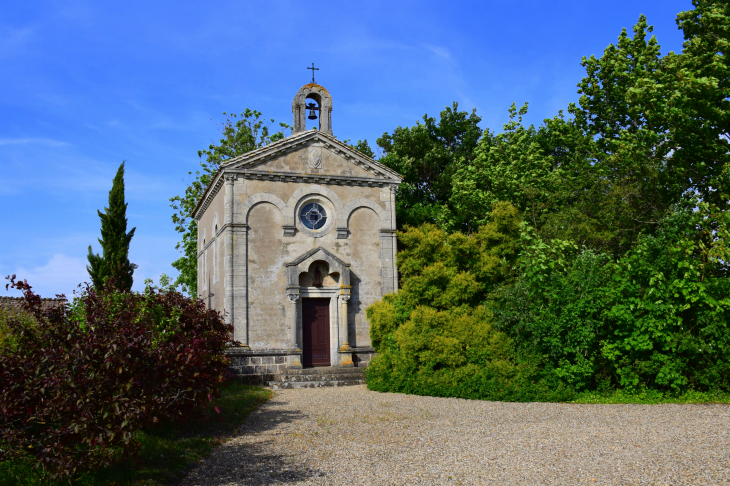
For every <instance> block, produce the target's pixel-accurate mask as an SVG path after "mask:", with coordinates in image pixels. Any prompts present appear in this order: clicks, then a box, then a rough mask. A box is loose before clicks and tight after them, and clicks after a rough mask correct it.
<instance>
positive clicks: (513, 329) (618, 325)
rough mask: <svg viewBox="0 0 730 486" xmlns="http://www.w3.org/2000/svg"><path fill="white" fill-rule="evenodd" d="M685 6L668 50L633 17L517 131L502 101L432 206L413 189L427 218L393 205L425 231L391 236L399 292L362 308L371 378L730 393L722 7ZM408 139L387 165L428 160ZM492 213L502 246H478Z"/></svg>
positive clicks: (726, 29)
mask: <svg viewBox="0 0 730 486" xmlns="http://www.w3.org/2000/svg"><path fill="white" fill-rule="evenodd" d="M693 5H694V7H695V8H694V9H693V10H691V11H688V12H682V13H680V14H679V15H678V17H677V24H678V26H679V28H680V29H682V31H683V32H684V35H685V42H684V47H683V50H682V52H681V53H673V52H670V53H668V54H662V53H661V49H660V46H659V43H658V41H657V39H656V38H655V37H653V36H651V32H652V28H651V26H649V25H648V23H647V20H646V18H645V17H643V16H641V17H640V18H639V21H638V23H637V24H636V25H635V26H634V29H633V36H630V35H629V34H628V33H627V31H626V30H624V31H622V32H621V34H620V36H619V38H618V41H617V42H616V43H615V44H611V45H609V46H608V47H607V48H606V49H605V51H604V52H603V55H602V56H600V57H594V56H591V57H590V58H584V59H583V60H582V65H583V67H584V68H585V70H586V75H585V77H584V78H583V79H582V80H581V82H580V83H579V84H578V93H579V95H580V99H579V102H578V103H577V104H571V105H570V106H569V107H568V117H565V116H564V115H563V113H562V112H561V113H559V114H558V115H557V116H556V117H554V118H552V119H547V120H545V121H544V122H543V123H542V124H541V125H540V126H538V127H534V126H525V125H523V123H522V117H523V116H524V115H525V114H526V112H527V105H524V106H523V107H522V108H521V109H518V108H517V106H516V105H514V104H513V105H512V107H511V108H510V110H509V121H508V122H507V123H506V124H505V125H504V130H503V132H502V133H499V134H493V133H491V132H489V131H486V132H485V133H484V134H483V135H482V137H481V139H480V140H479V142H478V145H476V146H475V148H474V150H473V153H472V156H471V157H462V158H459V159H458V160H456V161H454V162H453V163H452V162H451V161H449V162H448V163H447V164H444V165H443V166H442V167H446V166H448V167H449V169H450V170H451V172H449V175H448V177H444V178H443V179H439V182H441V183H444V184H445V185H446V186H447V187H444V188H443V189H441V190H440V191H439V194H441V195H446V194H448V197H447V199H446V200H444V199H437V198H432V199H428V198H427V197H425V196H423V195H419V196H418V197H416V198H415V199H414V200H417V201H428V204H431V206H428V207H430V208H431V209H432V210H433V211H432V212H431V213H429V214H431V219H430V220H428V219H427V218H421V219H420V220H418V219H417V218H413V217H412V216H409V214H412V213H408V211H412V208H422V207H425V206H426V205H425V204H421V203H419V204H421V205H420V206H419V205H418V204H414V203H413V202H412V201H409V199H408V196H409V193H408V192H407V191H408V190H411V188H410V187H409V186H406V189H407V190H406V192H405V193H404V196H405V201H404V208H402V209H401V212H402V213H403V214H406V218H409V217H410V218H411V220H410V221H419V222H421V221H427V220H428V221H432V222H435V223H437V225H438V227H437V226H433V225H430V224H424V225H422V226H421V227H419V228H408V227H407V228H406V230H405V231H402V232H400V233H399V239H400V244H401V251H400V252H399V254H398V258H399V262H398V266H399V269H400V272H401V275H402V280H401V284H402V289H401V291H400V292H399V293H398V294H394V295H388V296H385V298H384V299H383V301H382V302H380V303H378V304H375V305H373V306H372V307H370V308H369V309H368V317H369V318H370V321H371V334H372V336H373V345H374V346H375V348H376V349H377V350H378V352H379V353H381V354H380V355H379V356H378V357H377V358H375V359H374V360H373V363H372V369H371V371H370V372H369V377H370V378H371V379H372V381H371V382H369V386H371V387H373V388H374V389H378V390H394V391H396V390H398V391H408V392H411V393H428V394H438V395H441V394H443V395H451V396H470V397H480V396H485V397H486V396H490V397H500V396H501V397H507V396H509V397H512V398H514V399H519V397H526V396H531V395H530V393H533V392H535V391H536V390H543V388H544V386H543V385H545V384H552V385H551V386H555V387H557V388H554V389H555V390H558V389H560V390H562V391H561V392H560V394H562V395H561V396H568V395H570V394H571V393H574V392H584V391H596V390H598V391H601V390H611V389H613V390H615V389H625V390H639V389H651V390H654V391H657V392H662V393H669V394H682V393H686V392H691V391H692V390H701V391H707V392H715V391H722V392H727V391H728V390H730V380H728V378H727V377H728V376H730V360H728V358H727V356H728V351H730V349H729V348H728V346H730V329H729V328H728V322H730V313H729V312H730V300H729V299H728V297H727V296H728V295H729V293H728V291H729V290H730V275H729V274H728V264H727V262H728V261H730V254H729V253H728V251H729V250H728V248H729V247H728V243H729V242H730V239H729V237H728V235H729V233H728V222H729V221H728V214H730V211H728V210H729V209H730V207H728V205H729V204H730V186H729V185H728V182H730V181H729V180H728V177H730V164H729V162H730V160H729V159H728V157H729V155H728V154H729V153H730V150H728V149H729V148H730V146H729V143H730V138H729V134H728V127H730V124H729V123H728V121H730V120H729V119H728V106H729V105H728V103H729V102H730V101H729V100H730V78H729V77H728V73H730V71H728V60H727V54H728V33H730V15H729V14H730V6H729V5H728V4H727V2H717V1H714V2H713V1H706V0H695V1H694V2H693ZM423 133H424V129H423V128H422V127H420V125H417V126H416V127H413V128H411V129H401V128H399V129H398V130H397V131H396V132H394V135H400V137H395V138H398V140H400V141H402V142H403V145H404V146H405V147H406V148H405V149H401V151H400V152H399V151H398V150H397V148H393V149H391V150H390V153H392V154H398V153H402V154H406V153H409V154H413V155H409V156H410V157H412V158H413V160H412V161H411V159H409V158H408V157H406V156H403V157H401V158H398V157H395V156H393V159H392V160H393V162H391V163H392V164H393V166H394V168H395V166H398V167H399V168H400V167H402V168H403V169H400V170H406V171H407V170H412V168H413V167H419V168H418V170H417V171H416V172H418V171H421V172H423V173H424V174H427V173H428V171H426V170H422V169H420V167H421V166H419V165H418V163H416V162H415V161H416V160H418V161H423V162H422V166H423V167H431V166H434V165H435V164H432V165H427V162H428V160H429V159H428V158H427V157H426V156H425V152H424V151H422V152H421V155H418V152H416V151H411V152H408V150H409V149H410V147H411V145H413V146H415V147H424V146H427V144H425V143H424V142H422V143H421V144H420V145H418V144H415V143H411V142H412V141H413V140H416V139H417V137H416V136H415V135H418V134H423ZM406 135H407V136H406ZM426 139H427V138H426V137H425V136H423V135H421V139H418V140H426ZM409 144H410V145H409ZM386 152H388V151H387V150H386ZM389 156H390V154H389V155H387V156H386V157H384V159H386V158H387V157H389ZM418 157H420V159H419V158H418ZM398 164H400V165H398ZM409 164H410V165H409ZM396 170H399V169H396ZM445 172H448V171H445ZM418 173H419V174H420V172H418ZM412 179H414V178H413V177H412ZM446 181H448V182H446ZM416 186H417V187H430V186H429V185H427V184H424V185H422V186H418V185H417V184H416ZM435 192H437V191H435V190H428V191H426V195H430V194H432V193H435ZM411 194H414V192H412V193H411ZM435 201H438V202H435ZM437 207H438V208H439V212H438V213H437V211H436V209H435V208H437ZM507 207H509V208H512V209H511V211H512V214H513V216H512V217H511V219H510V223H509V227H510V228H512V229H511V230H509V231H505V230H500V233H501V234H503V235H505V238H503V239H502V243H501V246H502V248H504V249H507V248H509V250H508V251H507V252H506V253H500V251H498V252H497V254H496V255H491V256H490V254H489V251H494V250H495V249H496V247H493V246H491V245H486V246H484V247H479V246H478V245H477V243H476V242H478V241H480V239H481V238H483V235H484V234H485V231H487V228H494V224H495V223H496V222H497V221H498V220H499V218H498V217H497V213H496V212H500V211H504V209H505V208H507ZM495 211H496V212H495ZM400 214H401V213H399V217H400ZM434 214H439V215H440V216H439V217H438V218H437V217H435V216H433V215H434ZM406 221H408V219H406ZM490 231H491V230H490ZM507 235H509V237H506V236H507ZM466 242H468V244H467V243H466ZM483 248H491V250H489V251H487V252H486V253H485V252H484V251H483ZM492 257H494V258H495V259H494V260H491V261H492V262H494V263H495V266H489V265H487V266H485V265H484V263H483V262H485V261H487V260H486V258H492ZM496 262H499V263H498V264H496ZM485 269H487V270H486V271H485ZM486 275H491V280H490V279H485V276H486ZM457 329H458V330H457ZM474 336H481V337H480V338H478V341H479V343H480V346H481V348H482V349H484V350H485V353H487V354H486V355H485V356H486V357H483V359H482V361H479V362H477V361H474V362H472V361H470V358H469V352H470V351H469V350H471V346H472V345H473V344H474V343H475V342H476V341H474V340H473V339H474ZM493 343H501V344H499V346H498V347H496V348H495V347H494V345H493ZM472 352H473V351H472ZM505 356H508V357H509V358H508V359H507V360H506V361H504V357H505ZM501 360H502V361H501ZM504 362H509V363H511V364H510V366H513V368H510V370H511V371H507V370H508V368H507V367H505V366H506V365H504V364H499V366H497V365H496V364H497V363H504ZM470 363H475V365H476V367H475V368H471V369H470V368H468V366H469V364H470ZM476 363H479V364H478V365H477V364H476ZM497 369H499V370H500V371H499V372H497V371H495V370H497ZM466 370H468V371H466ZM515 370H522V371H520V373H522V374H520V373H518V372H517V371H515ZM481 373H486V375H481ZM500 373H501V374H500ZM477 376H482V378H476V377H477ZM484 376H489V378H483V377H484ZM526 376H529V377H530V378H529V379H527V380H525V379H524V377H526ZM485 380H486V381H485ZM486 383H489V385H488V386H487V385H485V384H486ZM495 384H497V385H495ZM539 384H542V385H539ZM493 385H494V386H496V387H497V388H496V389H499V390H511V391H510V392H509V393H507V392H505V394H504V395H500V394H499V393H496V392H494V390H495V388H494V387H493ZM469 387H471V389H473V390H488V391H487V392H484V393H483V392H480V391H473V392H467V391H465V390H467V389H469ZM561 387H562V388H561ZM520 390H521V391H520ZM470 393H471V394H470ZM546 393H547V395H550V392H546ZM547 395H546V396H547ZM550 396H555V395H550ZM515 397H517V398H515ZM512 398H510V399H512Z"/></svg>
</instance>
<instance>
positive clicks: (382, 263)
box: [193, 83, 402, 375]
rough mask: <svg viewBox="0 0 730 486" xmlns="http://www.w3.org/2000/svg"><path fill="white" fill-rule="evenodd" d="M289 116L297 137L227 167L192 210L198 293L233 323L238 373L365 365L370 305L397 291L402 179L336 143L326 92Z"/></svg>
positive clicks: (306, 97) (298, 101) (306, 93)
mask: <svg viewBox="0 0 730 486" xmlns="http://www.w3.org/2000/svg"><path fill="white" fill-rule="evenodd" d="M317 111H318V112H319V114H318V116H317V114H316V112H317ZM292 112H293V115H294V125H293V130H292V134H291V136H289V137H286V138H284V139H282V140H279V141H277V142H275V143H272V144H270V145H268V146H266V147H263V148H261V149H258V150H255V151H252V152H248V153H246V154H243V155H241V156H239V157H236V158H234V159H231V160H229V161H227V162H226V163H225V164H224V165H223V166H222V167H221V168H220V169H219V171H218V172H217V174H216V175H215V177H214V179H213V181H212V182H211V184H210V185H209V186H208V188H207V190H206V192H205V194H204V195H203V197H202V198H201V200H200V201H199V203H198V205H197V207H196V209H195V211H194V213H193V217H194V218H195V219H196V220H197V223H198V296H199V298H201V299H203V300H204V301H205V302H206V303H207V305H208V307H209V308H211V309H215V310H218V311H222V312H224V315H225V319H226V321H227V322H229V323H230V324H232V325H233V328H234V335H233V338H234V339H235V340H236V341H238V342H240V343H241V347H240V348H236V349H232V350H230V353H229V356H230V357H231V358H232V368H233V369H234V371H236V372H237V373H238V374H242V375H246V374H259V373H283V372H284V371H285V370H286V369H291V368H302V367H318V366H334V367H353V366H365V365H367V363H368V362H369V361H370V358H371V357H372V354H373V352H374V351H373V348H372V346H371V342H370V328H369V323H368V320H367V317H366V315H365V310H366V309H367V307H368V306H370V305H371V304H373V303H374V302H376V301H378V300H379V299H380V298H381V297H382V296H383V295H385V294H387V293H390V292H393V291H397V289H398V272H397V270H396V266H395V254H396V240H395V229H396V221H395V194H396V189H397V188H398V185H399V184H400V183H401V181H402V178H401V176H400V175H399V174H397V173H396V172H394V171H393V170H391V169H389V168H387V167H385V166H384V165H382V164H380V163H378V162H377V161H375V160H373V159H371V158H369V157H367V156H365V155H363V154H362V153H360V152H359V151H357V150H355V149H353V148H352V147H350V146H349V145H347V144H345V143H343V142H341V141H339V140H337V139H336V138H335V137H334V135H333V134H332V97H331V96H330V94H329V92H328V91H327V90H326V89H325V88H323V87H322V86H320V85H318V84H315V83H311V84H307V85H305V86H303V87H302V88H301V89H300V90H299V91H298V92H297V94H296V95H295V96H294V100H293V101H292ZM308 113H309V115H308ZM315 117H316V118H318V120H319V121H318V126H317V127H316V128H313V129H310V130H307V129H306V120H307V118H309V119H313V118H315Z"/></svg>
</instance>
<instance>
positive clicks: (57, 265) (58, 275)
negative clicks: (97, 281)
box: [2, 253, 89, 298]
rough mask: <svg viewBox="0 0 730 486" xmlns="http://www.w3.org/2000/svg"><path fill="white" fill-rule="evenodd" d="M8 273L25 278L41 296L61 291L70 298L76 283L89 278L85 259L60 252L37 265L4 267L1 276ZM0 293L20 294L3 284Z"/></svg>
mask: <svg viewBox="0 0 730 486" xmlns="http://www.w3.org/2000/svg"><path fill="white" fill-rule="evenodd" d="M8 274H10V275H12V274H15V275H16V277H17V278H18V279H23V280H27V281H28V283H29V284H30V285H31V286H32V287H33V291H34V292H35V293H37V294H38V295H40V296H41V297H54V296H55V295H56V294H61V293H63V294H66V297H68V298H71V297H73V291H74V290H75V289H76V288H77V286H78V284H80V283H82V282H84V281H88V280H89V274H88V273H87V272H86V261H85V260H82V259H80V258H73V257H69V256H67V255H63V254H60V253H58V254H55V255H53V256H52V257H51V259H50V260H49V261H48V262H47V263H46V264H44V265H41V266H38V267H33V268H24V267H18V268H9V269H8V268H7V267H6V268H4V269H3V277H4V276H5V275H8ZM2 293H3V294H5V295H12V296H16V297H17V296H19V295H20V294H19V293H18V291H14V290H8V291H6V290H5V286H4V285H3V286H2Z"/></svg>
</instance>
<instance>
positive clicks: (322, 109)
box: [291, 64, 332, 135]
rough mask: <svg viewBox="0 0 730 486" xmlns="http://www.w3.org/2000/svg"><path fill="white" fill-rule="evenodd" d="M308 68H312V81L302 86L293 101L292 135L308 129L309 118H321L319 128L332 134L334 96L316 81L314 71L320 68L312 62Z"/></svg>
mask: <svg viewBox="0 0 730 486" xmlns="http://www.w3.org/2000/svg"><path fill="white" fill-rule="evenodd" d="M307 69H311V70H312V82H311V83H309V84H305V85H304V86H302V87H301V88H300V89H299V91H297V94H296V95H295V96H294V100H293V101H292V103H291V111H292V114H293V115H294V130H292V135H294V134H297V133H300V132H303V131H305V130H306V129H307V118H308V119H310V120H316V119H317V118H319V127H318V128H319V130H320V131H323V132H325V133H327V134H329V135H332V96H330V94H329V92H328V91H327V90H326V89H324V88H323V87H322V86H320V85H318V84H317V83H316V82H315V81H314V71H315V70H318V68H315V67H314V64H312V67H311V68H307ZM317 112H319V113H317Z"/></svg>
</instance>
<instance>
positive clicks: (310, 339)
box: [302, 298, 330, 366]
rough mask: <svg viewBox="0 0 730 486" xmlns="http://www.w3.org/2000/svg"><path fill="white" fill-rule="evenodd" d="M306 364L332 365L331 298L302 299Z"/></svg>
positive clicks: (304, 358) (304, 359)
mask: <svg viewBox="0 0 730 486" xmlns="http://www.w3.org/2000/svg"><path fill="white" fill-rule="evenodd" d="M302 334H303V336H302V337H303V341H304V348H303V349H302V351H303V352H304V356H303V361H304V366H330V300H329V299H306V298H305V299H302Z"/></svg>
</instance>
